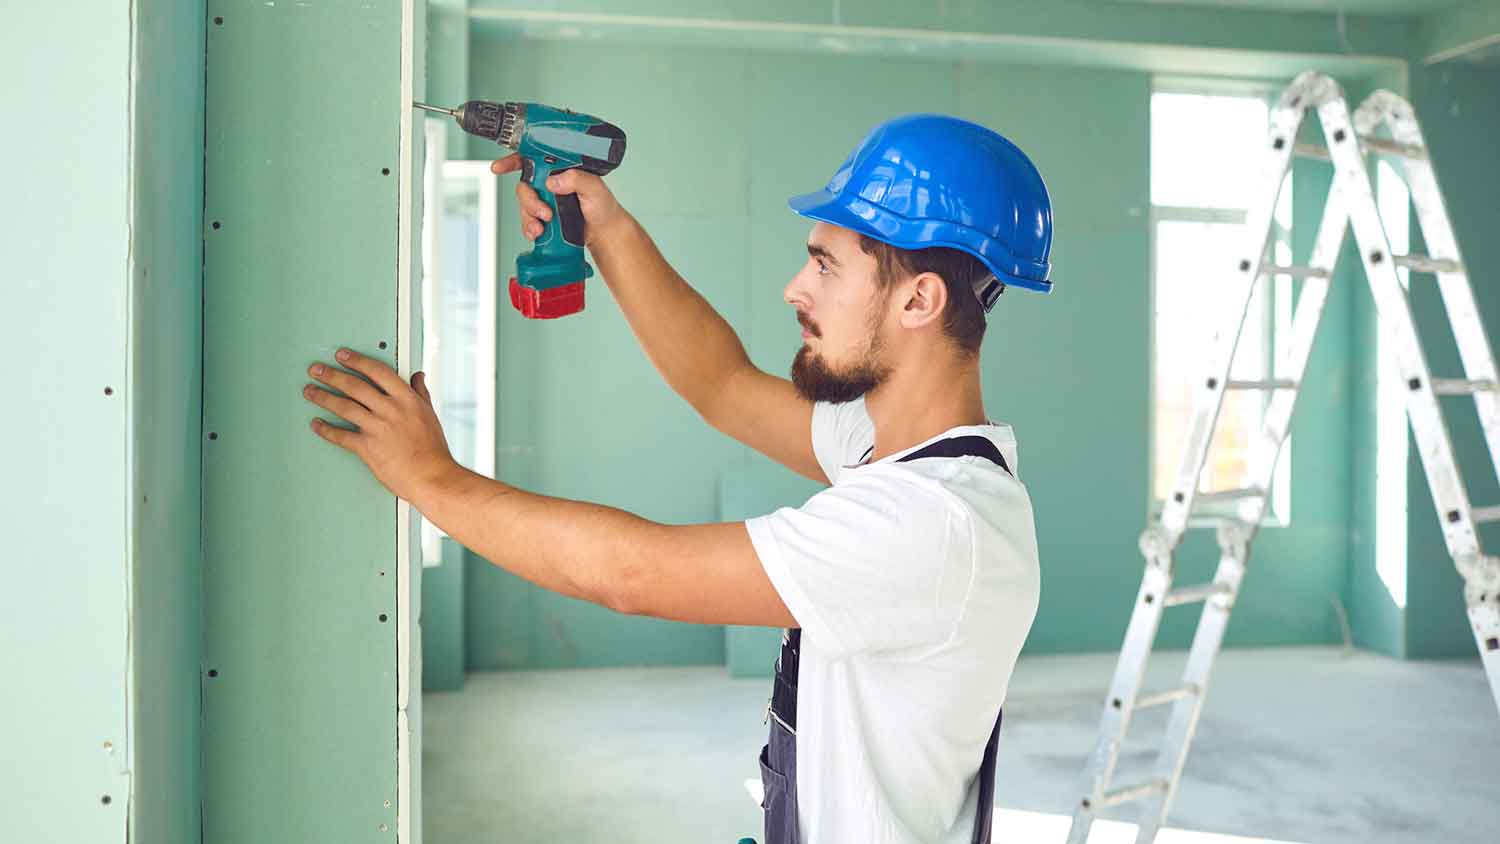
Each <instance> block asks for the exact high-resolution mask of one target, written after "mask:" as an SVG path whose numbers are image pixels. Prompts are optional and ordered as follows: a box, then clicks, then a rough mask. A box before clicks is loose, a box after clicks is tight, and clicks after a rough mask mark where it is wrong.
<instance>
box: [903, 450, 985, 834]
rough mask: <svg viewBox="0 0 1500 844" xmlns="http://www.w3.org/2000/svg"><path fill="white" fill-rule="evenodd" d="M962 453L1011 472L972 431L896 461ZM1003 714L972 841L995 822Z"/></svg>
mask: <svg viewBox="0 0 1500 844" xmlns="http://www.w3.org/2000/svg"><path fill="white" fill-rule="evenodd" d="M965 455H973V456H975V457H983V458H985V459H986V460H989V461H990V462H992V463H994V464H995V465H997V466H999V467H1000V468H1002V469H1004V470H1005V471H1006V473H1007V474H1014V473H1013V472H1011V471H1010V467H1009V466H1007V465H1006V464H1005V457H1004V456H1002V455H1001V454H1000V449H998V448H996V447H995V444H994V443H992V442H990V441H989V440H988V439H986V438H985V437H981V436H977V435H973V434H970V435H968V436H962V437H950V438H948V439H945V440H938V441H937V442H935V443H933V444H931V445H929V446H927V447H925V448H921V449H918V450H916V451H914V452H912V453H911V454H908V455H906V456H905V457H903V458H901V459H900V460H897V461H896V462H897V463H905V462H906V461H908V460H920V459H922V458H924V457H963V456H965ZM1003 715H1004V712H999V713H996V715H995V728H994V729H993V730H991V731H990V740H989V742H988V743H986V744H985V746H984V756H983V757H982V759H981V761H980V763H979V802H978V805H977V806H976V807H975V810H974V837H973V838H972V839H971V840H972V841H973V844H990V835H991V831H992V829H993V827H994V824H995V821H994V815H995V762H996V756H997V754H998V753H999V750H1000V720H1001V718H1002V717H1003Z"/></svg>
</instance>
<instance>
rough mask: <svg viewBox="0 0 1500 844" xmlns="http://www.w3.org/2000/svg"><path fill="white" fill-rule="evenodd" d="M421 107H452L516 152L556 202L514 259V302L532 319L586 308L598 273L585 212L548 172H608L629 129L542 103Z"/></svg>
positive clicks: (467, 124)
mask: <svg viewBox="0 0 1500 844" xmlns="http://www.w3.org/2000/svg"><path fill="white" fill-rule="evenodd" d="M417 106H418V107H419V108H424V109H426V110H429V111H440V112H443V113H446V114H450V115H452V116H453V118H454V119H455V120H457V121H458V125H459V126H461V127H463V130H464V131H465V132H468V133H469V134H471V135H478V136H479V137H482V138H489V139H491V140H493V141H495V142H496V143H498V144H500V145H501V146H506V147H510V148H511V149H514V150H515V151H516V152H518V153H519V154H520V156H521V178H522V179H523V180H524V181H525V182H526V183H527V184H528V185H530V186H531V187H532V188H533V189H534V190H536V192H537V196H539V197H541V198H542V201H543V202H546V203H547V205H549V206H550V207H551V208H552V218H551V219H549V220H547V221H546V225H545V228H544V229H543V231H542V234H541V236H540V237H538V238H537V239H536V241H535V243H534V244H533V246H532V249H531V251H530V252H526V253H524V254H522V255H520V256H518V257H517V258H516V275H515V277H514V278H512V279H511V280H510V298H511V304H513V305H514V306H515V307H516V309H517V310H519V311H520V312H521V313H522V314H524V315H526V316H527V317H530V318H532V319H551V318H555V317H560V316H567V315H568V314H572V313H577V312H578V311H581V310H583V282H584V280H585V279H587V278H589V277H591V276H593V274H594V268H593V267H591V266H589V263H588V261H586V260H584V257H583V245H584V220H583V212H582V210H581V209H580V208H579V205H578V197H577V196H575V195H572V194H566V195H562V196H559V195H557V194H554V193H552V191H550V190H548V189H547V178H548V177H549V176H551V175H552V174H554V173H560V172H562V171H564V170H571V169H573V168H575V167H576V168H579V169H582V170H584V171H586V172H589V173H593V174H594V175H596V176H603V175H605V174H607V173H609V172H610V171H612V170H614V169H615V168H616V167H618V166H620V161H621V160H622V159H623V158H624V157H625V133H624V132H622V131H621V130H620V128H619V127H617V126H615V125H613V124H610V123H606V122H604V121H603V120H600V119H599V118H597V117H593V116H591V115H587V114H579V113H578V112H574V111H569V110H568V109H558V108H553V107H552V106H546V105H541V104H540V103H492V102H486V101H484V100H471V101H469V102H467V103H464V104H463V105H461V106H459V107H458V108H456V109H452V110H450V109H437V108H433V107H431V106H426V105H423V104H421V103H418V104H417Z"/></svg>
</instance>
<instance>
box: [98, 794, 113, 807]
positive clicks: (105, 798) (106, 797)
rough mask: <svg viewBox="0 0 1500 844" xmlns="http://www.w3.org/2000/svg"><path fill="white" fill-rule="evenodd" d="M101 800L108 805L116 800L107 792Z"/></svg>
mask: <svg viewBox="0 0 1500 844" xmlns="http://www.w3.org/2000/svg"><path fill="white" fill-rule="evenodd" d="M99 802H100V803H103V804H104V805H106V806H108V805H109V804H110V803H112V802H114V801H113V800H111V799H110V796H109V795H108V794H106V795H104V796H103V797H101V798H99Z"/></svg>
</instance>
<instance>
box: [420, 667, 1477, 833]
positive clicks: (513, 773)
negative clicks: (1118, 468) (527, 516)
mask: <svg viewBox="0 0 1500 844" xmlns="http://www.w3.org/2000/svg"><path fill="white" fill-rule="evenodd" d="M1184 657H1185V654H1183V653H1164V654H1159V655H1157V656H1156V657H1154V659H1153V664H1152V668H1151V671H1150V674H1149V678H1148V682H1147V684H1146V687H1147V688H1148V689H1152V688H1161V687H1166V686H1169V685H1172V684H1173V680H1174V679H1175V676H1176V674H1177V673H1179V672H1180V671H1181V666H1182V662H1183V660H1184ZM1114 661H1115V657H1114V655H1113V654H1088V655H1081V656H1050V657H1023V658H1022V660H1021V663H1020V665H1019V666H1018V667H1017V670H1016V675H1015V678H1014V680H1013V681H1012V683H1011V691H1010V700H1009V702H1007V703H1006V708H1005V728H1004V731H1003V732H1002V734H1001V743H1000V766H999V772H998V775H997V779H998V782H997V800H996V803H997V805H998V806H999V807H1001V808H1002V809H1003V810H1014V811H999V812H997V815H996V841H997V842H1027V844H1033V842H1036V843H1037V844H1041V843H1042V842H1045V841H1046V840H1053V841H1057V842H1061V841H1062V835H1063V834H1064V832H1063V831H1064V830H1066V828H1067V823H1066V820H1065V819H1064V817H1062V816H1066V815H1067V814H1069V813H1070V812H1071V810H1072V806H1073V805H1074V802H1075V800H1076V799H1077V798H1078V796H1079V793H1078V789H1079V787H1080V782H1079V781H1080V779H1081V774H1082V770H1083V762H1084V758H1085V757H1086V756H1087V754H1088V753H1089V752H1090V750H1091V749H1092V747H1093V741H1094V732H1095V726H1096V723H1097V720H1098V717H1099V712H1100V706H1101V705H1102V703H1103V696H1104V689H1105V687H1106V686H1107V684H1108V681H1109V677H1110V675H1111V673H1112V672H1113V668H1114ZM768 687H769V680H735V679H730V678H728V677H727V676H726V675H725V672H724V669H723V668H722V667H719V666H708V667H692V668H616V669H591V670H576V671H537V672H501V673H477V674H470V675H469V678H468V684H467V686H466V688H465V689H464V690H463V691H461V692H451V693H435V694H434V693H429V694H427V695H426V696H425V697H424V699H423V707H424V710H425V718H426V721H425V724H424V727H425V748H424V752H423V764H424V766H425V771H424V774H425V782H424V784H423V800H424V809H423V811H424V815H425V823H424V831H425V836H424V837H425V841H426V844H474V843H475V842H505V844H532V843H533V842H535V843H536V844H542V842H546V844H556V842H583V841H586V842H591V844H592V842H653V844H734V842H735V841H736V840H737V839H738V838H739V837H740V836H755V837H757V838H759V837H760V834H761V819H760V810H759V808H758V807H757V806H756V805H755V803H754V802H753V800H752V799H751V797H750V796H749V794H748V793H747V790H746V787H745V780H746V779H750V778H755V779H758V777H759V774H758V768H757V767H756V762H755V757H756V754H757V753H758V752H759V750H760V746H761V743H762V742H763V741H764V740H765V727H764V725H763V724H762V721H761V719H762V717H763V715H764V711H765V703H766V697H767V690H768ZM1166 714H1167V712H1166V708H1162V707H1159V708H1156V709H1154V710H1146V711H1145V712H1143V713H1141V714H1140V715H1139V716H1137V718H1136V719H1135V724H1134V725H1133V726H1132V729H1131V733H1130V739H1129V740H1127V743H1126V747H1125V750H1124V753H1123V755H1122V762H1121V766H1122V772H1121V774H1120V776H1119V778H1118V779H1117V780H1116V782H1117V783H1119V784H1126V783H1130V782H1135V781H1137V780H1139V779H1145V778H1146V776H1145V771H1146V769H1147V767H1148V766H1149V763H1150V762H1151V760H1152V759H1153V758H1154V753H1155V746H1154V744H1153V743H1152V741H1153V740H1154V738H1155V737H1156V736H1157V735H1159V734H1160V732H1161V730H1162V728H1163V726H1164V724H1165V717H1166ZM1132 769H1134V770H1135V771H1138V772H1139V773H1137V774H1135V775H1132ZM1115 817H1120V818H1131V817H1132V815H1130V814H1129V813H1128V809H1126V810H1125V811H1124V812H1122V813H1120V814H1118V815H1116V816H1115ZM1171 817H1172V823H1171V825H1172V826H1173V827H1174V828H1181V829H1186V830H1203V831H1209V832H1215V833H1226V834H1231V835H1235V836H1249V837H1253V839H1257V840H1258V839H1275V840H1278V841H1288V842H1305V843H1306V844H1342V843H1343V842H1348V844H1355V843H1356V842H1358V844H1387V842H1389V843H1390V844H1395V843H1396V842H1403V844H1404V842H1444V844H1447V843H1448V842H1493V841H1496V840H1500V715H1497V714H1496V711H1495V705H1494V702H1493V700H1492V699H1491V697H1490V693H1489V688H1488V685H1487V684H1486V681H1485V677H1484V673H1483V671H1482V669H1481V668H1480V667H1479V663H1478V660H1477V659H1475V660H1464V661H1461V662H1416V663H1413V662H1399V661H1395V660H1390V659H1386V658H1384V657H1379V656H1375V655H1372V654H1368V653H1364V652H1354V653H1347V654H1346V653H1345V652H1344V651H1342V650H1341V649H1338V648H1276V649H1265V650H1233V651H1228V652H1226V653H1225V654H1224V655H1223V656H1222V657H1221V658H1220V661H1219V663H1218V666H1217V668H1216V671H1215V676H1214V679H1213V683H1212V686H1211V687H1210V691H1209V696H1208V701H1207V705H1206V708H1205V710H1204V714H1203V718H1202V720H1201V722H1200V726H1199V731H1198V738H1197V740H1196V741H1195V742H1194V745H1193V749H1192V753H1191V754H1190V756H1189V757H1188V763H1187V770H1186V774H1185V776H1184V778H1183V782H1182V785H1181V788H1180V790H1179V793H1178V798H1177V801H1176V804H1175V806H1174V808H1173V811H1172V816H1171ZM1095 833H1096V834H1095V835H1094V837H1093V838H1092V839H1091V844H1098V843H1099V842H1104V841H1111V842H1113V841H1117V840H1130V839H1129V837H1128V829H1124V828H1122V827H1121V826H1119V825H1109V824H1098V825H1096V827H1095ZM1169 840H1170V841H1176V842H1182V844H1186V842H1190V841H1208V840H1213V841H1223V840H1227V839H1220V838H1218V837H1216V836H1212V837H1211V836H1194V835H1182V834H1178V835H1171V836H1168V835H1163V836H1161V837H1160V838H1159V839H1158V841H1159V842H1161V844H1168V841H1169ZM1239 840H1245V839H1243V838H1242V839H1239Z"/></svg>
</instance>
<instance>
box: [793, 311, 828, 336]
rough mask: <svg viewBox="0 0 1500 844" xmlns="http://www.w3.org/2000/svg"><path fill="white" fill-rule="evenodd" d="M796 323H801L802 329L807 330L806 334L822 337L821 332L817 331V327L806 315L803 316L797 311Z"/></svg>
mask: <svg viewBox="0 0 1500 844" xmlns="http://www.w3.org/2000/svg"><path fill="white" fill-rule="evenodd" d="M797 321H798V322H800V323H802V327H803V328H805V329H807V333H808V334H811V335H812V336H814V337H822V336H823V332H821V331H819V330H818V326H817V325H815V324H814V323H813V321H812V320H811V319H809V318H808V316H807V314H804V313H802V312H801V311H798V312H797Z"/></svg>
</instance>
